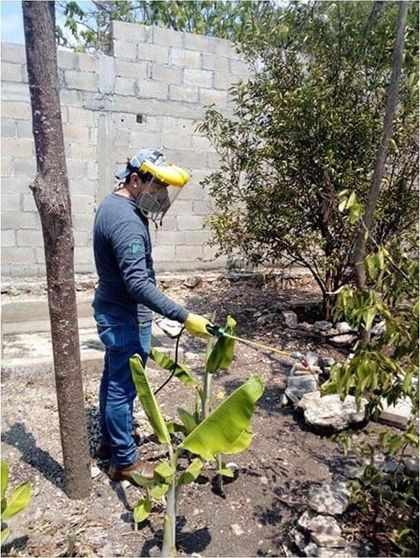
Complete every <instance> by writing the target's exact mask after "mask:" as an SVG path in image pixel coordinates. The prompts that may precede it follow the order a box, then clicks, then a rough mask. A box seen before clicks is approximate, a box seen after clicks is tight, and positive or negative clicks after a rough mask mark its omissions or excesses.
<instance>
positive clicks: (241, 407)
mask: <svg viewBox="0 0 420 558" xmlns="http://www.w3.org/2000/svg"><path fill="white" fill-rule="evenodd" d="M235 325H236V322H235V321H234V320H233V319H232V318H228V321H227V324H226V330H227V331H229V332H230V333H233V330H234V327H235ZM233 352H234V344H233V341H232V340H230V339H227V338H224V337H220V338H219V339H218V340H217V342H216V344H215V345H214V347H212V346H211V341H209V344H208V347H207V351H206V369H205V375H204V380H203V386H202V387H200V386H199V382H198V380H197V378H195V376H193V375H192V373H191V372H190V370H189V369H188V367H187V366H185V365H183V364H176V363H175V362H174V361H172V359H170V358H169V357H167V356H166V355H162V354H161V353H159V352H158V351H156V350H154V349H152V351H151V357H152V359H153V360H154V361H155V362H156V363H158V364H160V365H161V366H163V368H165V369H166V370H171V371H173V372H174V375H175V377H177V378H178V379H179V380H180V381H181V382H182V383H183V384H184V385H186V386H188V387H191V388H192V389H194V390H195V391H196V402H195V409H194V410H193V411H192V412H190V411H187V410H186V409H184V408H181V407H179V408H178V409H177V412H178V416H179V418H180V421H181V422H180V423H178V422H176V421H175V420H171V421H165V419H164V418H163V416H162V414H161V411H160V408H159V405H158V403H157V401H156V398H155V396H154V393H153V391H152V389H151V387H150V384H149V381H148V378H147V376H146V373H145V371H144V368H143V365H142V361H141V358H140V357H139V355H134V356H133V357H132V358H131V359H130V366H131V372H132V375H133V380H134V383H135V386H136V390H137V394H138V397H139V399H140V402H141V404H142V406H143V409H144V411H145V413H146V416H147V418H148V419H149V422H150V424H151V426H152V428H153V430H154V433H155V435H156V437H157V439H158V441H159V442H160V443H161V444H164V445H165V446H167V449H168V455H169V459H168V460H166V461H164V462H163V463H160V464H159V465H158V466H157V467H156V469H155V472H154V478H153V480H150V479H146V478H144V477H142V476H141V475H139V474H133V478H134V479H135V480H136V482H137V483H138V484H140V485H141V486H143V487H144V488H145V489H146V497H145V498H143V499H141V500H140V501H139V502H138V504H137V505H136V507H135V510H134V521H135V522H137V523H139V522H141V521H144V520H145V519H146V518H147V517H148V515H149V514H150V512H151V509H152V500H153V499H158V498H166V511H165V518H164V530H163V544H162V553H161V555H162V556H174V555H175V552H176V535H175V527H176V513H177V511H176V509H177V502H178V500H179V496H180V492H181V490H182V487H183V486H184V485H186V484H189V483H192V482H194V481H195V480H196V479H197V477H198V476H199V474H200V472H201V470H202V469H203V467H204V464H205V463H206V462H208V461H210V462H211V461H216V462H217V469H218V474H219V476H222V475H225V476H233V472H232V470H231V469H230V468H229V467H228V466H227V465H225V464H224V463H223V461H222V458H221V456H222V454H230V455H233V454H237V453H240V452H242V451H244V450H245V449H246V448H247V447H248V446H249V445H250V443H251V441H252V437H253V434H252V429H251V418H252V414H253V412H254V408H255V404H256V402H257V401H258V399H259V398H260V397H261V396H262V394H263V391H264V386H263V383H262V381H261V379H260V378H259V377H258V376H256V375H253V376H251V377H250V378H249V379H248V380H247V381H246V382H245V383H244V384H242V385H241V386H240V387H238V388H237V389H236V390H235V391H234V392H233V393H232V394H230V395H229V396H228V397H227V398H226V399H225V400H224V401H223V402H222V403H220V404H219V405H218V406H217V407H216V409H214V410H213V411H211V410H210V383H211V376H212V374H214V373H215V372H216V371H218V370H223V369H226V368H228V367H229V365H230V363H231V362H232V359H233ZM181 457H182V458H186V459H187V463H188V464H187V465H186V466H185V465H184V462H185V460H184V459H182V462H181V460H180V458H181Z"/></svg>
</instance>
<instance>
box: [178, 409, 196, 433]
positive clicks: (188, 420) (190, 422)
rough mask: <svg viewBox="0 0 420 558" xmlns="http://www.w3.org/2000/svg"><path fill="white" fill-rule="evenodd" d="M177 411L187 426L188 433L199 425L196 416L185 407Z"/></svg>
mask: <svg viewBox="0 0 420 558" xmlns="http://www.w3.org/2000/svg"><path fill="white" fill-rule="evenodd" d="M177 413H178V415H179V418H180V419H181V421H182V424H183V425H184V426H185V428H186V430H187V434H189V433H190V432H192V431H193V430H194V428H195V427H196V426H197V421H196V420H195V418H194V415H192V414H191V413H189V412H188V411H186V410H185V409H183V408H182V407H178V408H177Z"/></svg>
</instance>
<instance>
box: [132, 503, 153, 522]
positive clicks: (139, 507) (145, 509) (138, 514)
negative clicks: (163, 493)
mask: <svg viewBox="0 0 420 558" xmlns="http://www.w3.org/2000/svg"><path fill="white" fill-rule="evenodd" d="M151 511H152V502H151V501H150V500H149V499H148V498H143V499H142V500H139V501H138V502H137V504H136V505H135V506H134V510H133V519H134V521H135V522H136V523H141V522H142V521H144V520H145V519H147V518H148V517H149V515H150V512H151Z"/></svg>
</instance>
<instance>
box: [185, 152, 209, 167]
mask: <svg viewBox="0 0 420 558" xmlns="http://www.w3.org/2000/svg"><path fill="white" fill-rule="evenodd" d="M180 159H181V161H180V164H181V166H182V165H185V167H187V168H190V169H202V168H203V167H207V153H206V152H205V151H191V150H189V151H180ZM210 168H212V167H210Z"/></svg>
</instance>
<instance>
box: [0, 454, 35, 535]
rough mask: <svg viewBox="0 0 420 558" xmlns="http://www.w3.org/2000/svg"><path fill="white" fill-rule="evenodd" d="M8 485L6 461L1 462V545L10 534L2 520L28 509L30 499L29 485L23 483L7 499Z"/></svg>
mask: <svg viewBox="0 0 420 558" xmlns="http://www.w3.org/2000/svg"><path fill="white" fill-rule="evenodd" d="M8 485H9V464H8V463H7V461H4V460H3V459H2V460H1V522H2V526H1V544H2V545H3V544H4V543H5V541H6V539H7V538H8V536H9V534H10V529H9V528H8V527H7V525H6V524H5V523H3V521H4V520H6V519H10V518H11V517H13V516H14V515H16V514H17V513H19V512H21V511H22V510H24V509H25V508H27V507H28V505H29V501H30V499H31V491H32V488H31V484H30V483H29V482H23V483H22V484H20V485H19V486H17V487H16V488H15V489H14V490H13V491H12V493H11V494H10V496H9V497H6V492H7V487H8Z"/></svg>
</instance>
